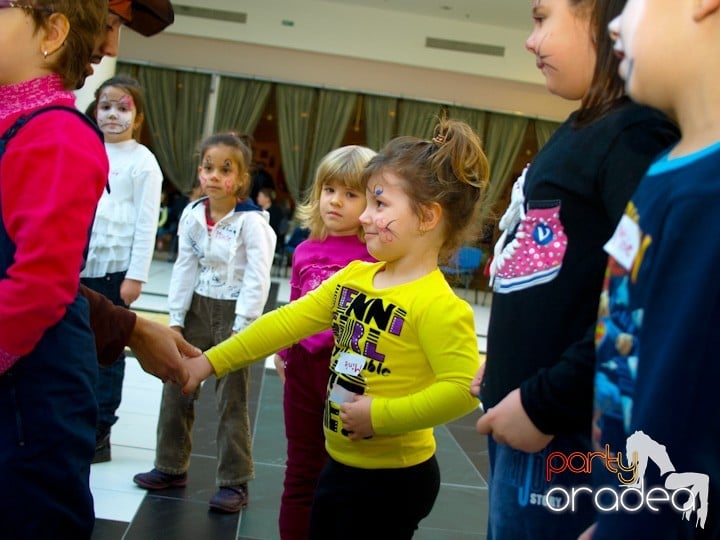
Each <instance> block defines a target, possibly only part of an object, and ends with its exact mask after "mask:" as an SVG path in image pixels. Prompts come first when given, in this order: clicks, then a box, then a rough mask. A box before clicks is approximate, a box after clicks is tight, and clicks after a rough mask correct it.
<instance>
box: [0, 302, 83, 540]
mask: <svg viewBox="0 0 720 540" xmlns="http://www.w3.org/2000/svg"><path fill="white" fill-rule="evenodd" d="M96 376H97V357H96V356H95V347H94V342H93V336H92V332H91V330H90V327H89V325H88V306H87V302H86V301H85V299H84V298H77V299H76V300H75V301H74V302H73V303H72V304H70V305H69V306H68V308H67V312H66V314H65V316H64V317H63V319H62V320H60V322H58V323H57V324H56V325H55V326H53V327H52V328H49V329H48V330H47V331H46V332H45V334H44V335H43V337H42V339H41V340H40V342H39V343H38V344H37V345H36V347H35V349H34V350H33V351H32V352H31V353H30V354H29V355H28V356H26V357H23V358H21V359H20V360H18V362H17V363H16V364H15V365H14V366H13V367H12V368H11V369H10V370H9V371H7V372H6V373H5V374H3V375H1V376H0V479H2V487H1V488H0V524H1V525H0V526H1V527H2V532H1V533H0V537H2V538H13V539H14V540H35V539H39V538H53V539H54V540H87V539H89V538H90V536H91V534H92V529H93V524H94V522H95V517H94V515H93V500H92V494H91V492H90V483H89V480H90V461H91V459H92V456H93V452H94V449H95V422H96V413H97V407H96V404H95V396H94V391H93V387H94V385H95V378H96Z"/></svg>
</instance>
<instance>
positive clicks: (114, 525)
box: [90, 519, 130, 540]
mask: <svg viewBox="0 0 720 540" xmlns="http://www.w3.org/2000/svg"><path fill="white" fill-rule="evenodd" d="M129 525H130V524H129V523H125V522H124V521H113V520H110V519H96V520H95V528H94V529H93V533H92V536H91V537H90V539H91V540H122V538H123V535H124V534H125V531H127V529H128V526H129Z"/></svg>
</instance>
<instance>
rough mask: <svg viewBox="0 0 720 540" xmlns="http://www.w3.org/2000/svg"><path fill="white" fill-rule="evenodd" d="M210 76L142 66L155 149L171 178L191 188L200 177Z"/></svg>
mask: <svg viewBox="0 0 720 540" xmlns="http://www.w3.org/2000/svg"><path fill="white" fill-rule="evenodd" d="M210 78H211V77H210V75H208V74H201V73H192V72H188V71H177V70H172V69H163V68H155V67H148V66H140V67H138V70H137V79H138V81H139V82H140V84H141V85H142V87H143V89H144V91H145V101H146V105H147V106H146V119H147V122H148V125H149V126H150V131H151V133H152V140H153V152H154V153H155V155H156V156H157V159H158V161H159V162H160V166H161V167H162V169H163V171H164V172H165V174H166V175H167V176H168V180H169V181H170V182H172V183H173V184H174V185H175V186H176V187H177V188H178V189H179V190H180V191H182V192H187V191H189V190H190V189H191V188H192V186H193V184H194V183H195V179H196V178H197V156H196V148H197V145H198V143H199V141H200V139H201V137H202V133H203V124H204V122H205V112H206V107H207V102H208V97H209V95H210Z"/></svg>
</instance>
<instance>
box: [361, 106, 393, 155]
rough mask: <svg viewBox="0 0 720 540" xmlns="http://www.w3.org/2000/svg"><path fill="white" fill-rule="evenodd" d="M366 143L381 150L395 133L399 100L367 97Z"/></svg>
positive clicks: (374, 148)
mask: <svg viewBox="0 0 720 540" xmlns="http://www.w3.org/2000/svg"><path fill="white" fill-rule="evenodd" d="M364 101H365V142H366V144H367V146H368V147H370V148H372V149H373V150H376V151H378V150H380V149H381V148H382V147H383V146H385V143H387V142H388V141H389V140H390V139H391V138H392V136H393V133H394V132H395V123H396V120H397V106H398V100H397V99H396V98H391V97H384V96H365V98H364Z"/></svg>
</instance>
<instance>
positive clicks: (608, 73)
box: [567, 0, 626, 127]
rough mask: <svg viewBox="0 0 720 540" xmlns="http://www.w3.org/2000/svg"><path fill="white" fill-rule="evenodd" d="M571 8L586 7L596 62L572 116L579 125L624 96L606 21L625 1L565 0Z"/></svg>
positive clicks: (588, 122) (609, 19) (623, 86)
mask: <svg viewBox="0 0 720 540" xmlns="http://www.w3.org/2000/svg"><path fill="white" fill-rule="evenodd" d="M567 1H568V2H569V4H570V6H571V7H573V8H574V9H578V10H587V11H588V15H589V17H590V34H591V36H592V39H593V42H594V45H595V52H596V55H597V61H596V62H595V72H594V73H593V78H592V82H591V83H590V88H589V89H588V91H587V92H586V93H585V96H583V98H582V101H581V103H580V110H579V111H578V114H577V116H576V117H575V123H576V125H577V126H578V127H581V126H584V125H587V124H590V123H592V122H594V121H595V120H597V119H598V118H600V117H602V116H603V115H604V114H606V113H607V112H608V111H609V110H610V109H611V108H612V105H613V103H614V102H615V101H616V100H617V99H618V98H620V97H622V96H624V95H625V83H624V82H623V80H622V78H621V77H620V75H619V74H618V66H619V64H620V60H619V59H618V57H617V56H616V55H615V53H614V51H613V42H612V40H611V39H610V34H609V33H608V24H610V21H612V20H613V19H614V18H615V17H617V16H618V15H620V13H621V12H622V10H623V8H624V7H625V3H626V0H567Z"/></svg>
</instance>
